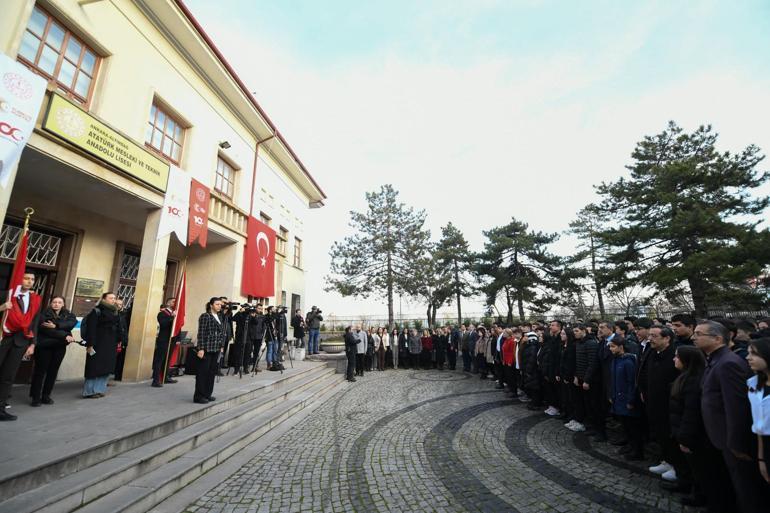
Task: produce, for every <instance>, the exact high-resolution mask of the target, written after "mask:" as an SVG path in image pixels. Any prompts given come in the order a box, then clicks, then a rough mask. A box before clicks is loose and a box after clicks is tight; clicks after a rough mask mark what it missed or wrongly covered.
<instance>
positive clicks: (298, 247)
mask: <svg viewBox="0 0 770 513" xmlns="http://www.w3.org/2000/svg"><path fill="white" fill-rule="evenodd" d="M294 267H298V268H301V267H302V241H301V240H300V239H298V238H297V237H294Z"/></svg>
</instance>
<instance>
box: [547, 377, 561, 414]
mask: <svg viewBox="0 0 770 513" xmlns="http://www.w3.org/2000/svg"><path fill="white" fill-rule="evenodd" d="M543 391H544V392H545V402H546V404H547V405H548V406H553V407H554V408H560V407H561V401H560V400H559V399H560V395H559V383H557V382H556V381H554V380H553V379H552V380H551V381H546V380H543Z"/></svg>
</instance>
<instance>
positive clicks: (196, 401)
mask: <svg viewBox="0 0 770 513" xmlns="http://www.w3.org/2000/svg"><path fill="white" fill-rule="evenodd" d="M193 402H194V403H197V404H208V403H209V401H208V399H204V398H202V397H196V398H195V399H193Z"/></svg>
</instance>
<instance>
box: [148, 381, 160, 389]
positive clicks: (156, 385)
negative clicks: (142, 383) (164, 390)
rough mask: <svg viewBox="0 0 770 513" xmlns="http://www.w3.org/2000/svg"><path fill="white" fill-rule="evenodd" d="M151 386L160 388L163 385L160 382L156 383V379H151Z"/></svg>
mask: <svg viewBox="0 0 770 513" xmlns="http://www.w3.org/2000/svg"><path fill="white" fill-rule="evenodd" d="M150 386H151V387H153V388H161V387H163V385H162V384H161V383H158V382H157V381H153V382H152V385H150Z"/></svg>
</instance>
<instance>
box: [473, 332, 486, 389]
mask: <svg viewBox="0 0 770 513" xmlns="http://www.w3.org/2000/svg"><path fill="white" fill-rule="evenodd" d="M476 331H477V332H478V333H479V338H478V340H476V354H475V355H474V358H476V368H478V369H479V378H480V379H487V357H486V350H487V343H488V342H489V337H488V336H487V329H486V328H485V327H484V326H479V327H478V328H477V329H476Z"/></svg>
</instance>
